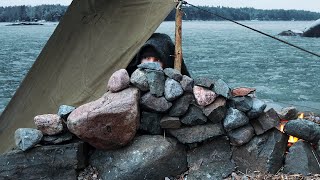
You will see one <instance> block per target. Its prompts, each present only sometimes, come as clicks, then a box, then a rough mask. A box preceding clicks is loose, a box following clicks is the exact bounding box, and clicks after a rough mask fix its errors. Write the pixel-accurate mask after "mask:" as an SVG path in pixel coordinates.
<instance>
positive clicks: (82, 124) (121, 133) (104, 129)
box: [67, 88, 140, 150]
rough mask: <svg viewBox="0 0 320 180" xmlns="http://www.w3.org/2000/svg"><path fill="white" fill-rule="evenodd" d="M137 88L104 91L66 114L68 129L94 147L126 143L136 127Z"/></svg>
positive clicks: (137, 123)
mask: <svg viewBox="0 0 320 180" xmlns="http://www.w3.org/2000/svg"><path fill="white" fill-rule="evenodd" d="M139 98H140V93H139V90H138V89H137V88H127V89H125V90H123V91H120V92H118V93H112V92H107V93H106V94H104V95H103V96H102V97H101V98H100V99H98V100H96V101H93V102H90V103H87V104H84V105H82V106H80V107H79V108H77V109H76V110H74V111H73V112H72V113H71V114H70V115H69V117H68V122H67V126H68V128H69V130H70V131H71V132H72V133H74V134H75V135H77V136H78V137H79V138H80V139H82V140H84V141H86V142H88V143H89V144H91V145H92V146H94V147H95V148H97V149H103V150H109V149H116V148H119V147H121V146H124V145H126V144H128V143H129V142H130V141H131V140H132V139H133V138H134V136H135V134H136V131H137V129H138V127H139V119H140V112H139Z"/></svg>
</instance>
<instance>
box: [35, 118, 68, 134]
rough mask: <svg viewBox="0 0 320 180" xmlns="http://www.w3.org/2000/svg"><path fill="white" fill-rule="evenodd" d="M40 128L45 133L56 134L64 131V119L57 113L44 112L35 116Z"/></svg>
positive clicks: (36, 123)
mask: <svg viewBox="0 0 320 180" xmlns="http://www.w3.org/2000/svg"><path fill="white" fill-rule="evenodd" d="M34 123H35V125H36V127H37V129H38V130H40V131H41V132H42V133H43V134H45V135H56V134H59V133H61V132H62V131H63V124H62V119H61V117H60V116H59V115H57V114H44V115H38V116H36V117H34Z"/></svg>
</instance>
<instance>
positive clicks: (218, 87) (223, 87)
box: [214, 79, 231, 98]
mask: <svg viewBox="0 0 320 180" xmlns="http://www.w3.org/2000/svg"><path fill="white" fill-rule="evenodd" d="M214 92H215V93H217V94H219V95H221V96H223V97H225V98H229V97H230V92H231V90H230V87H229V86H228V84H227V83H225V82H224V81H223V80H221V79H218V80H217V81H216V82H215V83H214Z"/></svg>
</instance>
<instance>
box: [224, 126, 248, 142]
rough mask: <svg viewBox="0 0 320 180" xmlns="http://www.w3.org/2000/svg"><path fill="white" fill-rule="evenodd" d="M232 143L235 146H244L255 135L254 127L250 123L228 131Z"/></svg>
mask: <svg viewBox="0 0 320 180" xmlns="http://www.w3.org/2000/svg"><path fill="white" fill-rule="evenodd" d="M228 136H229V138H230V143H231V145H233V146H242V145H244V144H246V143H248V142H249V141H250V140H251V139H252V138H253V136H254V129H253V127H252V126H251V125H250V124H247V125H245V126H242V127H240V128H238V129H234V130H231V131H230V132H228Z"/></svg>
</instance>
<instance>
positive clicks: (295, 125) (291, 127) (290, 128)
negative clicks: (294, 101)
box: [284, 119, 320, 143]
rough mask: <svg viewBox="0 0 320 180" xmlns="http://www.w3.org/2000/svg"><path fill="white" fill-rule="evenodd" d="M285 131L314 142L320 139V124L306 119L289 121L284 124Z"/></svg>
mask: <svg viewBox="0 0 320 180" xmlns="http://www.w3.org/2000/svg"><path fill="white" fill-rule="evenodd" d="M284 132H285V133H286V134H288V135H291V136H294V137H297V138H300V139H303V140H306V141H309V142H312V143H317V142H318V141H319V140H320V126H319V125H318V124H316V123H314V122H311V121H308V120H304V119H301V120H300V119H298V120H291V121H289V122H288V123H287V124H286V125H285V126H284Z"/></svg>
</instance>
